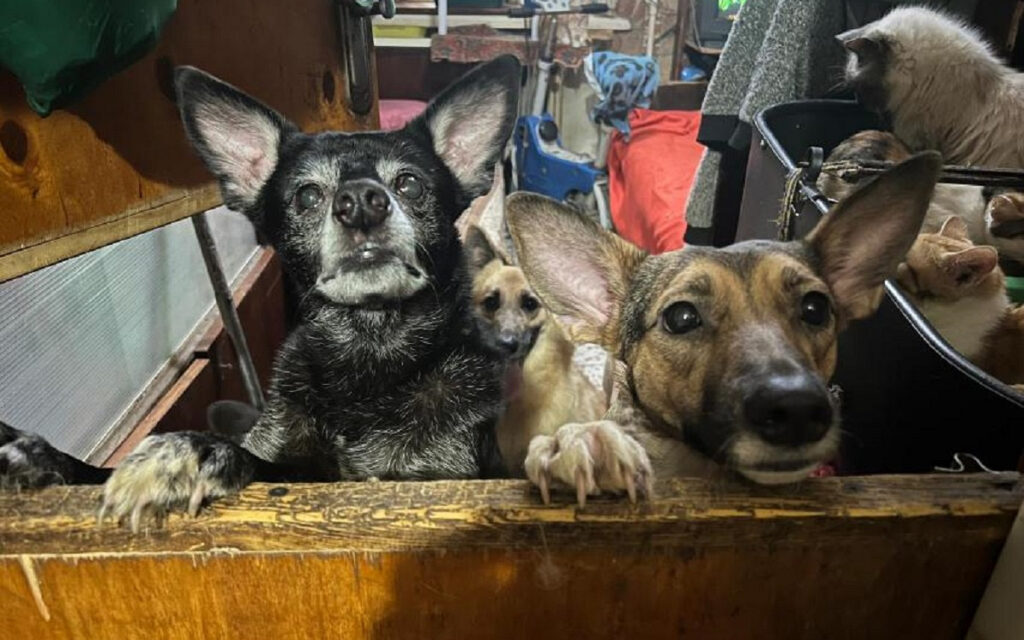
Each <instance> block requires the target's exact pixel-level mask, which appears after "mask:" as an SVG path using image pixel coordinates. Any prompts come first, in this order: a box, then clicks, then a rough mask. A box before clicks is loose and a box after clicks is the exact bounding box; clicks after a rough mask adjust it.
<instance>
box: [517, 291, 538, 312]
mask: <svg viewBox="0 0 1024 640" xmlns="http://www.w3.org/2000/svg"><path fill="white" fill-rule="evenodd" d="M520 305H521V306H522V307H523V311H526V312H528V313H533V312H534V311H536V310H537V307H539V306H540V303H539V302H537V298H534V297H533V296H531V295H524V296H523V300H522V302H520Z"/></svg>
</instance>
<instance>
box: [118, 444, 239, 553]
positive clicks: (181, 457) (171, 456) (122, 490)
mask: <svg viewBox="0 0 1024 640" xmlns="http://www.w3.org/2000/svg"><path fill="white" fill-rule="evenodd" d="M240 451H241V450H240V448H239V447H237V445H234V444H233V443H230V442H225V441H221V440H218V439H216V438H214V437H211V436H210V435H209V434H203V433H192V432H182V433H167V434H162V435H155V436H149V437H147V438H146V439H145V440H143V441H142V442H141V443H140V444H139V447H138V448H137V449H136V450H135V451H133V452H132V453H131V454H130V455H129V456H128V457H126V458H125V459H124V461H122V462H121V464H120V465H118V467H117V469H115V470H114V473H113V474H112V475H111V476H110V479H109V480H107V483H106V484H105V485H104V487H103V506H102V507H101V508H100V512H99V521H100V522H103V520H104V518H105V517H106V516H111V517H113V519H114V520H115V521H116V522H124V521H126V520H127V521H128V523H129V524H130V526H131V529H132V531H134V532H136V533H137V532H138V531H139V527H140V526H141V523H142V519H143V517H146V516H153V517H154V518H155V519H156V520H157V521H158V522H160V521H161V520H162V519H163V517H164V516H165V515H166V514H167V512H168V511H170V510H172V509H186V510H187V511H188V513H189V515H191V516H193V517H194V516H195V515H196V514H198V512H199V508H200V507H201V506H202V504H203V501H204V500H206V499H209V498H218V497H222V496H226V495H229V494H231V493H234V492H236V491H238V490H239V489H241V488H242V487H244V486H245V485H246V484H248V483H249V482H250V481H251V479H252V467H251V465H248V464H246V462H247V460H246V459H245V456H244V452H242V453H243V455H239V453H240Z"/></svg>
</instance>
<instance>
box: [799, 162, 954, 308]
mask: <svg viewBox="0 0 1024 640" xmlns="http://www.w3.org/2000/svg"><path fill="white" fill-rule="evenodd" d="M941 168H942V157H941V156H940V155H939V154H938V153H936V152H934V151H927V152H924V153H919V154H917V155H915V156H912V157H911V158H909V159H907V160H905V161H903V162H901V163H900V164H898V165H896V166H895V167H892V168H891V169H888V170H887V171H885V172H884V173H881V174H879V175H878V176H877V177H875V178H874V179H872V180H871V181H870V182H867V183H865V184H864V185H863V186H861V187H859V188H858V189H856V190H855V191H854V192H853V193H851V194H850V195H849V196H847V197H846V198H844V199H843V200H841V201H840V202H839V204H837V205H836V206H835V207H833V208H832V210H831V211H830V212H829V213H828V214H826V215H825V217H824V218H822V220H821V222H819V223H818V225H817V226H816V227H814V229H813V230H812V231H811V232H810V234H808V236H807V238H806V239H805V240H804V242H805V243H806V244H807V246H809V247H810V249H811V251H812V253H813V254H814V256H815V257H816V258H817V260H818V264H819V266H820V271H821V274H822V277H823V278H824V279H825V282H826V283H827V284H828V286H829V288H830V289H831V290H832V295H833V296H834V298H835V301H836V304H837V305H838V307H839V310H840V312H841V313H842V314H843V317H844V318H846V319H849V320H852V319H856V318H863V317H865V316H868V315H871V314H872V313H874V311H875V309H876V308H877V307H878V304H879V302H881V296H882V288H881V287H882V283H884V282H885V279H886V278H889V277H891V276H892V275H894V274H895V273H896V267H897V266H898V265H899V263H900V261H902V260H903V259H904V257H905V256H906V255H907V251H908V250H910V246H911V245H912V244H913V243H914V240H915V239H916V238H917V234H918V233H919V232H920V230H921V224H922V223H923V222H924V216H925V213H927V211H928V203H929V202H930V201H931V198H932V191H934V189H935V182H936V180H937V179H938V177H939V170H940V169H941Z"/></svg>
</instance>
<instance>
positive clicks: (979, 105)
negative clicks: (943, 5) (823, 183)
mask: <svg viewBox="0 0 1024 640" xmlns="http://www.w3.org/2000/svg"><path fill="white" fill-rule="evenodd" d="M836 38H837V39H838V40H839V41H840V42H841V43H842V44H843V46H845V47H846V49H847V50H848V51H849V57H848V61H847V66H846V80H847V82H848V83H849V85H850V86H851V87H852V88H853V89H854V91H856V93H857V96H858V98H860V100H861V101H862V102H863V103H864V104H865V105H866V106H868V107H869V108H871V109H874V110H877V111H880V112H885V113H888V114H889V115H890V116H891V118H892V131H893V133H895V134H896V135H897V136H898V137H899V138H900V139H901V140H902V141H903V142H905V143H907V144H908V145H909V146H910V147H911V148H912V149H914V150H924V149H935V150H937V151H939V152H940V153H942V155H943V157H944V158H945V161H946V163H947V164H961V165H979V166H988V167H1009V168H1024V74H1022V73H1019V72H1017V71H1015V70H1013V69H1011V68H1010V67H1007V66H1006V65H1005V64H1003V63H1002V62H1001V61H1000V60H999V59H998V58H997V57H996V56H995V54H993V53H992V51H991V49H990V48H989V47H988V45H987V44H985V41H984V40H983V39H982V38H981V36H980V35H979V34H978V33H977V32H976V31H975V30H974V29H973V28H972V27H969V26H967V25H966V24H964V23H963V22H960V21H959V20H957V19H955V18H951V17H949V16H947V15H945V14H942V13H939V12H937V11H934V10H932V9H927V8H924V7H907V8H899V9H895V10H893V11H892V12H890V13H889V14H887V15H886V16H885V17H884V18H882V19H880V20H878V21H876V22H872V23H870V24H868V25H866V26H864V27H861V28H859V29H854V30H852V31H847V32H846V33H843V34H840V35H838V36H836Z"/></svg>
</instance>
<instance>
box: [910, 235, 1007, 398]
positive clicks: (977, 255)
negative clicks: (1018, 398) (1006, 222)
mask: <svg viewBox="0 0 1024 640" xmlns="http://www.w3.org/2000/svg"><path fill="white" fill-rule="evenodd" d="M896 274H897V275H896V281H897V282H898V283H899V285H900V287H902V288H903V290H904V291H905V292H906V293H907V295H908V297H910V298H911V300H913V301H914V303H915V304H916V305H917V307H918V308H919V309H920V310H921V313H922V314H924V316H925V317H926V318H928V321H929V322H930V323H931V324H932V326H933V327H935V330H936V331H938V332H939V333H940V334H941V335H942V336H943V337H944V338H945V339H946V341H947V342H948V343H949V344H950V346H952V347H953V348H954V349H956V350H957V351H959V352H960V353H962V354H963V355H964V356H966V357H967V358H969V359H970V360H972V361H973V362H974V363H975V364H977V365H978V366H979V367H980V368H981V369H982V370H983V371H986V372H987V373H989V374H990V375H992V376H993V377H995V378H998V379H999V380H1001V381H1003V382H1005V383H1006V384H1009V385H1021V384H1024V309H1022V308H1021V307H1014V306H1012V305H1011V304H1010V300H1009V298H1008V297H1007V294H1006V279H1005V277H1004V275H1003V272H1002V270H1001V269H1000V268H999V265H998V262H997V259H996V252H995V250H994V249H993V248H992V247H988V246H976V245H975V244H974V243H972V242H971V241H970V239H969V238H968V236H967V228H966V225H964V223H963V221H962V220H960V219H959V218H956V217H951V218H949V219H948V220H947V221H946V222H945V224H944V225H943V226H942V229H940V230H939V232H938V233H923V234H921V235H920V236H918V238H917V240H916V241H915V242H914V245H913V246H912V247H911V249H910V251H909V252H908V253H907V258H906V260H905V261H904V262H903V263H902V264H900V266H899V268H898V269H897V272H896Z"/></svg>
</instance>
